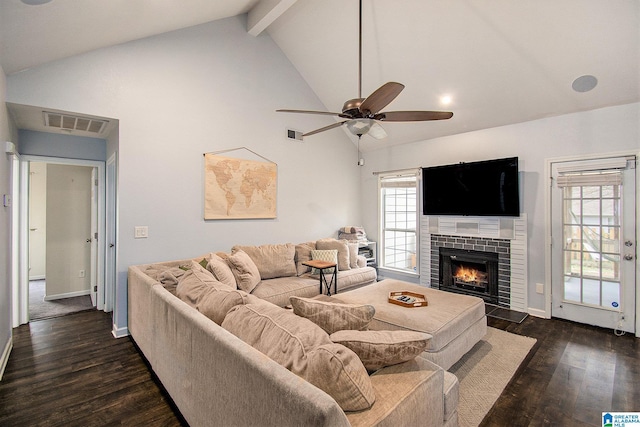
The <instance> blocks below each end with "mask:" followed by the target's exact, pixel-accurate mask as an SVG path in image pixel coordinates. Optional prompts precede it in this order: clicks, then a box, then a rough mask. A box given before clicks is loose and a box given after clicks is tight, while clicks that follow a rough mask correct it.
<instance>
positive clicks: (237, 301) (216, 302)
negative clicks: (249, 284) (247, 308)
mask: <svg viewBox="0 0 640 427" xmlns="http://www.w3.org/2000/svg"><path fill="white" fill-rule="evenodd" d="M260 302H262V300H261V299H260V298H258V297H256V296H253V295H251V294H248V293H246V292H244V291H240V290H230V289H225V288H222V287H211V288H208V289H206V290H205V291H204V292H203V293H202V294H201V295H200V298H199V299H198V302H197V303H196V309H197V310H198V311H199V312H200V313H202V314H204V315H205V316H207V317H208V318H209V319H211V320H213V321H214V322H216V323H217V324H218V325H222V322H223V321H224V318H225V316H226V315H227V313H228V312H229V310H231V309H232V308H233V307H235V306H236V305H244V304H259V303H260Z"/></svg>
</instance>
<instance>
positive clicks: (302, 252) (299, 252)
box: [296, 242, 316, 276]
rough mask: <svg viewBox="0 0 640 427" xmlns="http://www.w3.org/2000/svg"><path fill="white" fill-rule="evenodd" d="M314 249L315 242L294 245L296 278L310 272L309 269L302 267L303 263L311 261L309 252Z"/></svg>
mask: <svg viewBox="0 0 640 427" xmlns="http://www.w3.org/2000/svg"><path fill="white" fill-rule="evenodd" d="M315 248H316V242H306V243H300V244H298V245H296V272H297V273H298V276H301V275H303V274H304V273H308V272H310V271H311V267H309V266H306V265H303V264H302V263H303V262H305V261H310V260H311V251H312V250H314V249H315Z"/></svg>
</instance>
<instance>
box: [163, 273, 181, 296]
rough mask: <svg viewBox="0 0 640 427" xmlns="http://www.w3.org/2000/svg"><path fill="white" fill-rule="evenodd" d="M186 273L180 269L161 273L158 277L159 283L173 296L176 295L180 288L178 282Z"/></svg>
mask: <svg viewBox="0 0 640 427" xmlns="http://www.w3.org/2000/svg"><path fill="white" fill-rule="evenodd" d="M184 274H185V271H184V270H183V269H181V268H180V267H173V268H169V269H167V270H165V271H163V272H162V273H160V275H159V277H158V282H160V283H162V286H163V287H164V288H165V289H166V290H168V291H169V292H171V293H172V294H173V295H175V294H176V287H177V286H178V281H179V280H180V278H181V277H182V276H184Z"/></svg>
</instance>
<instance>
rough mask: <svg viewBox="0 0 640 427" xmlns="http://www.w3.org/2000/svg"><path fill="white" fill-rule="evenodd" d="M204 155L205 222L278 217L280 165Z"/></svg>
mask: <svg viewBox="0 0 640 427" xmlns="http://www.w3.org/2000/svg"><path fill="white" fill-rule="evenodd" d="M236 150H247V151H249V152H251V153H253V154H255V155H257V156H258V157H261V158H263V159H264V157H262V156H260V155H259V154H257V153H254V152H253V151H251V150H249V149H248V148H244V147H242V148H235V149H231V150H225V151H219V152H216V153H205V155H204V177H205V182H204V219H205V220H207V219H265V218H276V201H277V185H278V165H277V164H276V163H274V162H271V161H269V160H267V159H265V160H266V161H256V160H246V159H241V158H234V157H228V156H221V155H220V153H226V152H229V151H236Z"/></svg>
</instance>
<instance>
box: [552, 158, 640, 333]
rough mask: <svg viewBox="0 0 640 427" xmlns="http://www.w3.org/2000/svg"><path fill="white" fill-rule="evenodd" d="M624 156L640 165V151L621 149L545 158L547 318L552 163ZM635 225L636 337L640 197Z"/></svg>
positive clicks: (639, 328) (639, 329)
mask: <svg viewBox="0 0 640 427" xmlns="http://www.w3.org/2000/svg"><path fill="white" fill-rule="evenodd" d="M624 156H636V168H637V167H638V164H637V163H638V159H640V151H621V152H620V151H619V152H613V153H599V154H584V155H576V156H566V157H555V158H550V159H545V165H544V174H545V175H544V178H545V179H546V180H547V183H546V185H545V186H544V187H545V198H544V205H545V206H544V209H545V255H544V257H545V262H544V264H545V286H544V308H545V310H544V311H545V318H547V319H550V318H551V315H552V310H551V307H552V300H551V284H552V271H551V262H552V250H551V249H552V244H553V241H552V237H551V231H552V225H553V218H552V211H551V197H552V191H551V190H552V188H553V180H552V177H553V175H552V165H553V163H559V162H571V161H580V160H596V159H601V158H607V157H624ZM638 189H640V173H637V172H636V191H637V190H638ZM635 214H636V218H635V227H636V233H635V235H636V236H635V237H636V272H635V273H636V274H635V276H636V277H635V287H636V301H635V306H636V319H635V324H636V334H635V335H636V337H640V286H639V283H640V266H639V265H638V258H637V256H638V253H637V243H638V242H640V226H639V224H638V220H639V214H640V197H636V206H635Z"/></svg>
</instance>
